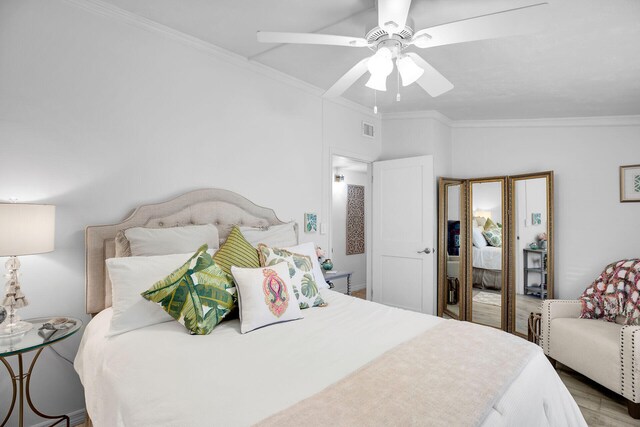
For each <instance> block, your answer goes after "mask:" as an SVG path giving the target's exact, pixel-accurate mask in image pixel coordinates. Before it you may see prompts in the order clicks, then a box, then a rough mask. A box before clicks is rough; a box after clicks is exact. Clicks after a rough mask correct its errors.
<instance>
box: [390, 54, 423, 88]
mask: <svg viewBox="0 0 640 427" xmlns="http://www.w3.org/2000/svg"><path fill="white" fill-rule="evenodd" d="M396 65H397V66H398V73H400V77H402V86H409V85H410V84H411V83H413V82H415V81H416V80H418V79H419V78H420V77H422V75H423V74H424V70H423V69H422V68H420V67H418V66H417V65H416V63H415V62H414V60H413V59H411V58H410V57H408V56H407V55H402V56H400V57H398V59H397V60H396Z"/></svg>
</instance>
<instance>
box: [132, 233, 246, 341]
mask: <svg viewBox="0 0 640 427" xmlns="http://www.w3.org/2000/svg"><path fill="white" fill-rule="evenodd" d="M141 295H142V297H143V298H145V299H147V300H149V301H153V302H156V303H158V304H160V305H161V306H162V308H163V309H164V310H165V311H166V312H167V313H169V315H171V317H173V318H174V319H176V320H177V321H178V322H180V323H181V324H183V325H184V327H185V328H187V329H188V330H189V332H191V333H192V334H195V335H207V334H209V333H211V331H212V330H213V329H214V328H215V327H216V325H217V324H218V323H220V322H221V321H222V319H223V318H224V317H225V316H226V315H227V314H229V312H230V311H231V310H232V309H233V307H234V306H235V305H236V301H237V298H236V288H235V285H234V282H233V278H232V277H231V276H230V275H229V274H227V273H225V272H224V271H222V269H221V268H220V267H219V266H218V265H217V264H216V263H215V262H214V261H213V259H212V258H211V255H209V254H208V253H207V245H203V246H201V247H200V249H198V251H197V252H196V253H195V254H194V255H193V256H192V257H191V258H189V259H188V260H187V262H185V263H184V264H183V265H182V266H181V267H179V268H177V269H176V270H175V271H173V272H172V273H171V274H170V275H168V276H167V277H165V278H164V279H162V280H160V281H158V282H156V283H155V284H154V285H153V286H151V288H149V289H148V290H146V291H144V292H142V294H141Z"/></svg>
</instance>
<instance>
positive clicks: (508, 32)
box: [412, 3, 548, 48]
mask: <svg viewBox="0 0 640 427" xmlns="http://www.w3.org/2000/svg"><path fill="white" fill-rule="evenodd" d="M547 5H548V3H538V4H533V5H530V6H525V7H520V8H517V9H510V10H505V11H502V12H496V13H491V14H489V15H482V16H476V17H474V18H468V19H463V20H461V21H455V22H450V23H448V24H442V25H436V26H435V27H431V28H425V29H424V30H420V31H418V32H416V33H415V34H414V36H413V39H412V43H413V44H414V45H415V46H417V47H420V48H427V47H434V46H443V45H448V44H455V43H464V42H470V41H475V40H485V39H492V38H498V37H506V36H513V35H518V34H530V33H534V32H536V31H538V30H541V29H542V26H543V24H544V21H545V20H544V19H543V18H544V14H545V13H546V12H547V11H548V8H547V7H544V6H547Z"/></svg>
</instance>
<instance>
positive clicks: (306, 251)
mask: <svg viewBox="0 0 640 427" xmlns="http://www.w3.org/2000/svg"><path fill="white" fill-rule="evenodd" d="M282 249H284V250H285V251H289V252H293V253H294V254H300V255H306V256H308V257H309V258H311V264H313V268H312V270H311V271H312V272H313V278H314V279H315V280H316V285H317V286H318V289H329V288H330V286H329V284H328V283H327V282H326V281H325V280H324V274H322V268H321V267H320V261H318V255H316V245H315V243H313V242H307V243H301V244H299V245H297V246H290V247H288V248H282Z"/></svg>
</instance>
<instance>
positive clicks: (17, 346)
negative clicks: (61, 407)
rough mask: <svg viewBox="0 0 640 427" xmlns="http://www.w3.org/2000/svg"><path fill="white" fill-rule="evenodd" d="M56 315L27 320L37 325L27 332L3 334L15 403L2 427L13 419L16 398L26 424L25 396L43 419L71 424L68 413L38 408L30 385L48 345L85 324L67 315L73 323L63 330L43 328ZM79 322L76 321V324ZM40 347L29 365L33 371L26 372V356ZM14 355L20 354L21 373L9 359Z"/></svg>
mask: <svg viewBox="0 0 640 427" xmlns="http://www.w3.org/2000/svg"><path fill="white" fill-rule="evenodd" d="M51 319H52V318H50V317H40V318H36V319H27V320H26V322H29V323H31V324H33V328H32V329H31V330H29V331H27V332H25V333H24V334H23V335H19V336H13V337H8V338H2V337H0V361H2V363H3V364H4V366H5V367H6V368H7V370H8V371H9V375H10V376H11V385H12V386H13V397H12V398H11V405H9V412H8V413H7V415H6V416H5V417H4V420H2V423H1V424H0V427H4V426H5V425H7V423H8V422H9V418H10V417H11V414H12V413H13V410H14V408H15V406H16V399H18V401H19V404H18V411H19V417H18V425H19V426H20V427H23V425H24V399H25V398H26V399H27V404H28V405H29V408H31V410H32V411H33V412H34V413H35V414H37V415H38V416H40V417H42V418H47V419H50V420H56V421H55V422H54V423H53V424H51V426H55V425H57V424H59V423H61V422H62V421H66V423H67V427H69V417H68V416H67V415H47V414H43V413H42V412H40V411H38V410H37V409H36V408H35V406H34V404H33V402H32V401H31V394H30V393H29V384H30V382H31V374H32V373H33V367H34V366H35V364H36V361H37V360H38V357H39V356H40V353H42V350H44V348H45V347H47V346H50V345H51V344H54V343H57V342H59V341H62V340H64V339H65V338H69V337H70V336H71V335H73V334H75V333H76V332H78V330H79V329H80V328H81V327H82V321H81V320H80V319H76V318H73V317H67V319H69V321H70V322H69V323H67V324H66V327H64V328H63V329H53V330H50V329H42V325H43V324H45V323H47V322H48V321H49V320H51ZM73 322H75V323H73ZM34 350H37V353H36V355H35V356H34V358H33V360H32V361H31V365H29V370H28V371H27V372H25V371H24V365H23V362H22V355H23V354H24V353H27V352H29V351H34ZM10 356H18V373H17V375H16V373H15V372H14V370H13V369H12V368H11V365H10V364H9V362H7V360H6V358H7V357H10Z"/></svg>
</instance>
